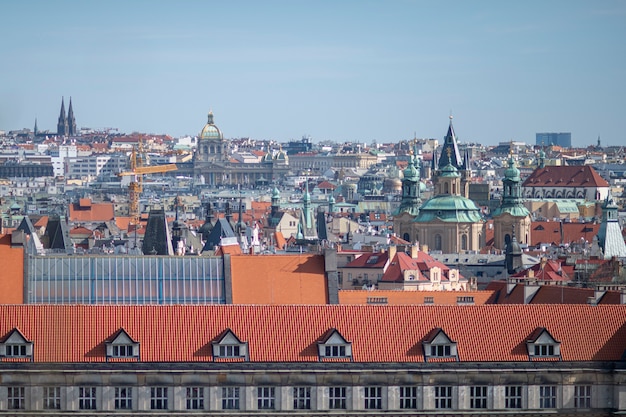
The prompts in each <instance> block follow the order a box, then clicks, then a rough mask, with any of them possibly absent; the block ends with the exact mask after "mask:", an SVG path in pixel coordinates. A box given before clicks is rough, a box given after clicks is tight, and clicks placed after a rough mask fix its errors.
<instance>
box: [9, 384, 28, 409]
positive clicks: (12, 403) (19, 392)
mask: <svg viewBox="0 0 626 417" xmlns="http://www.w3.org/2000/svg"><path fill="white" fill-rule="evenodd" d="M24 398H25V396H24V387H8V395H7V408H8V409H9V410H23V409H24Z"/></svg>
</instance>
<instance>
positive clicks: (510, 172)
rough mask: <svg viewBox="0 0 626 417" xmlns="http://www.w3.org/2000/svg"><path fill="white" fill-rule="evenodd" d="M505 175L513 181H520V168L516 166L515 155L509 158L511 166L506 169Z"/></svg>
mask: <svg viewBox="0 0 626 417" xmlns="http://www.w3.org/2000/svg"><path fill="white" fill-rule="evenodd" d="M504 177H505V178H506V179H509V180H511V181H520V172H519V169H517V167H516V166H515V160H514V159H513V155H511V157H510V158H509V167H508V168H507V169H506V171H504Z"/></svg>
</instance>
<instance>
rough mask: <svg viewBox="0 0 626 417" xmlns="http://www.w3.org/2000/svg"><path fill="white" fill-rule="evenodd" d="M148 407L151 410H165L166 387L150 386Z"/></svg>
mask: <svg viewBox="0 0 626 417" xmlns="http://www.w3.org/2000/svg"><path fill="white" fill-rule="evenodd" d="M150 408H151V409H152V410H167V387H151V388H150Z"/></svg>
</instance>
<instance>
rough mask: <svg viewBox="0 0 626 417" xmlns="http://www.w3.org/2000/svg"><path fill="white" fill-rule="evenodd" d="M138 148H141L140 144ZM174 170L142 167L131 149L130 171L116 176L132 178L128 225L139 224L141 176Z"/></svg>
mask: <svg viewBox="0 0 626 417" xmlns="http://www.w3.org/2000/svg"><path fill="white" fill-rule="evenodd" d="M139 146H140V147H141V143H140V144H139ZM176 169H177V168H176V164H166V165H154V166H142V162H141V158H140V157H138V156H137V151H136V149H135V148H133V151H132V153H131V154H130V171H126V172H120V173H119V174H117V176H118V177H128V176H132V177H133V179H132V181H131V182H130V184H128V213H129V215H130V224H134V225H137V224H139V196H140V195H141V192H142V191H143V176H144V175H146V174H155V173H162V172H170V171H176Z"/></svg>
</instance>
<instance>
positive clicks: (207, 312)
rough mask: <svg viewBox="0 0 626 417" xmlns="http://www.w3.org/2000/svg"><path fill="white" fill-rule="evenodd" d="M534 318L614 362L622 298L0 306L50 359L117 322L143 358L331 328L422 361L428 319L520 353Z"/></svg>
mask: <svg viewBox="0 0 626 417" xmlns="http://www.w3.org/2000/svg"><path fill="white" fill-rule="evenodd" d="M409 318H416V319H409ZM537 327H545V328H546V329H547V330H548V331H549V332H550V334H551V335H552V336H553V337H554V338H555V339H556V340H559V341H560V342H561V355H562V360H564V361H619V360H621V359H622V358H623V355H624V349H625V347H626V306H623V305H619V306H588V305H505V306H500V305H484V306H329V305H325V306H303V305H298V306H284V305H283V306H249V305H248V306H233V305H223V306H215V305H214V306H201V305H185V306H182V305H172V306H155V305H152V306H122V305H118V306H87V305H1V306H0V337H2V336H5V335H6V334H7V333H9V332H11V331H13V330H14V329H15V328H18V329H19V330H20V331H21V332H22V333H23V335H24V337H25V338H27V339H28V340H30V341H32V342H33V344H34V358H33V360H34V362H56V363H63V362H70V363H71V362H104V361H105V360H106V358H105V341H106V340H107V339H108V338H109V337H110V335H112V334H115V332H117V331H119V329H120V328H123V329H125V330H126V332H127V333H128V335H129V336H130V337H132V338H133V339H134V340H136V341H137V342H139V344H140V360H141V361H142V362H210V361H211V359H212V358H211V349H210V343H211V341H212V340H214V339H215V337H216V336H217V335H219V334H220V333H221V332H223V331H224V330H225V329H231V330H232V331H233V333H235V334H236V335H237V337H238V338H240V340H241V341H243V342H247V343H248V346H249V358H250V361H251V362H317V361H318V353H317V346H316V344H315V341H317V340H318V339H319V338H320V337H321V336H322V335H324V334H325V332H327V331H328V330H329V329H331V328H336V329H337V331H339V332H340V333H341V335H342V336H343V337H345V339H346V340H348V341H351V343H352V354H353V360H354V362H423V361H424V357H423V351H422V345H421V343H422V340H424V338H425V337H426V335H428V334H429V332H431V331H432V330H433V329H434V328H441V329H442V330H443V331H445V333H446V334H447V335H448V336H449V338H450V339H451V340H453V341H455V342H457V343H458V345H457V346H458V356H459V360H460V361H462V362H466V361H468V362H484V361H490V362H491V361H502V362H507V361H523V362H526V361H528V352H527V348H526V346H525V341H526V339H527V338H528V335H530V334H531V333H532V332H533V331H534V330H535V329H536V328H537ZM172 346H176V349H172Z"/></svg>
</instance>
